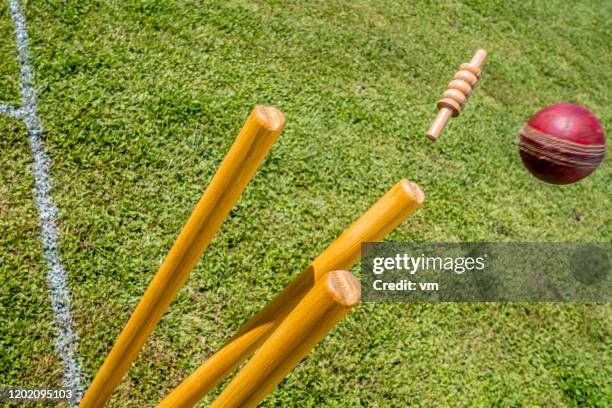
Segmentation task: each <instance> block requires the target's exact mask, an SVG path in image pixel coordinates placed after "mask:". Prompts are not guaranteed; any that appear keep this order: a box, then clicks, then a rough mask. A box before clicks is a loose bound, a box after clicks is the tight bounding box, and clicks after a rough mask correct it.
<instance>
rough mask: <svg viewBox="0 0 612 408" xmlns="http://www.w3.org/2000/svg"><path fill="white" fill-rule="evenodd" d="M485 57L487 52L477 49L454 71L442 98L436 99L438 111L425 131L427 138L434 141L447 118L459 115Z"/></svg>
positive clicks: (476, 79) (478, 77) (478, 75)
mask: <svg viewBox="0 0 612 408" xmlns="http://www.w3.org/2000/svg"><path fill="white" fill-rule="evenodd" d="M486 57H487V52H486V51H485V50H483V49H479V50H478V51H476V54H474V57H472V60H471V61H470V62H468V63H465V64H461V65H460V66H459V71H457V72H456V73H455V76H454V77H453V80H452V81H451V82H450V83H449V84H448V89H447V90H446V91H445V92H444V93H443V94H442V99H440V100H439V101H438V105H437V106H438V109H439V110H440V111H439V112H438V114H437V115H436V118H435V119H434V121H433V123H432V124H431V126H430V127H429V130H428V131H427V137H428V138H429V139H431V140H434V141H435V140H436V139H438V137H439V136H440V133H441V132H442V129H444V126H446V123H447V122H448V120H449V119H450V118H451V117H454V116H458V115H459V113H460V112H461V109H462V108H463V106H464V105H465V103H466V102H467V99H468V97H469V96H470V95H471V94H472V92H473V90H474V87H475V86H476V83H477V82H478V80H479V79H480V73H481V70H480V67H481V65H482V64H483V63H484V60H485V58H486Z"/></svg>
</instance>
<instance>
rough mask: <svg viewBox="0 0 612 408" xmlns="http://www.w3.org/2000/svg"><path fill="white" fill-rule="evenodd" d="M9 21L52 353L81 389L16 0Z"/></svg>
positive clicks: (66, 378) (68, 380) (67, 383)
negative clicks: (52, 332) (50, 312)
mask: <svg viewBox="0 0 612 408" xmlns="http://www.w3.org/2000/svg"><path fill="white" fill-rule="evenodd" d="M9 6H10V10H11V17H12V19H13V24H14V25H15V36H16V38H17V57H18V59H19V67H20V84H19V88H20V91H21V99H22V107H21V109H19V112H20V116H21V119H22V120H23V122H24V123H25V126H26V130H27V132H28V139H29V142H30V149H31V151H32V159H33V163H32V172H33V174H34V199H35V200H36V205H37V207H38V212H39V217H40V225H41V241H42V246H43V255H44V259H45V261H46V263H47V266H48V267H49V272H48V275H47V281H48V284H49V297H50V300H51V308H52V309H53V313H54V315H55V316H54V322H53V327H54V328H55V330H56V336H57V337H56V339H55V350H56V352H57V353H58V354H59V356H60V358H61V359H62V360H63V366H64V367H63V368H64V375H63V385H64V387H69V388H75V389H78V390H80V389H82V384H83V371H82V369H81V365H80V364H79V362H78V358H77V352H78V342H79V338H78V336H77V334H76V332H75V330H74V322H73V320H72V313H71V307H70V291H69V288H68V276H67V274H66V270H65V269H64V266H63V264H62V260H61V257H60V253H59V249H58V238H59V230H58V227H57V217H58V210H57V207H56V206H55V204H54V202H53V199H52V198H51V189H52V185H51V177H50V176H49V167H50V165H51V159H50V157H49V154H48V153H47V149H46V147H45V143H44V140H43V127H42V124H41V122H40V118H39V117H38V113H37V109H36V90H35V89H34V72H33V71H32V67H31V66H30V52H29V50H28V41H29V40H28V32H27V29H26V20H25V16H24V14H23V12H22V10H21V7H20V5H19V0H9Z"/></svg>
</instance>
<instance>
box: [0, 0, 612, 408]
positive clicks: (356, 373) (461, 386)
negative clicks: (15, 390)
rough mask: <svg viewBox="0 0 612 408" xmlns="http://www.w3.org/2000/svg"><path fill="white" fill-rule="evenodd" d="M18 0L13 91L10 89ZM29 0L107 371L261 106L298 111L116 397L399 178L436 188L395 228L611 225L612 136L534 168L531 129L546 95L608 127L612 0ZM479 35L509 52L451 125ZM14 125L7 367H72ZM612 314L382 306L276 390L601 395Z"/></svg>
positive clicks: (218, 327)
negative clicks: (597, 154) (538, 175)
mask: <svg viewBox="0 0 612 408" xmlns="http://www.w3.org/2000/svg"><path fill="white" fill-rule="evenodd" d="M5 3H6V2H3V3H2V5H1V6H0V20H1V21H0V30H1V32H0V34H1V35H0V39H1V40H0V41H1V44H2V50H0V53H1V54H0V55H2V57H3V58H4V60H3V64H4V63H5V62H6V64H7V65H2V67H1V68H0V73H2V75H7V76H6V77H5V78H8V79H5V78H0V98H1V99H2V100H1V102H6V103H15V101H17V100H18V95H17V94H16V92H17V89H18V88H17V86H16V84H17V83H18V82H17V81H18V78H17V73H18V70H17V65H16V63H14V62H13V61H14V59H13V58H14V50H13V51H11V50H8V51H7V50H6V49H5V47H11V46H14V45H13V44H14V41H12V40H11V39H12V38H13V32H12V24H10V18H9V16H8V12H7V6H6V4H5ZM25 12H26V15H27V18H28V25H29V26H28V28H29V33H30V37H31V50H32V54H33V66H34V69H35V72H36V79H37V88H38V90H39V94H38V96H39V113H40V115H41V118H42V121H43V124H44V126H45V130H46V142H47V144H48V147H49V151H50V154H51V156H52V157H53V166H52V177H53V178H54V182H55V189H54V192H53V197H54V199H55V201H56V203H57V205H58V207H59V209H60V212H61V220H60V228H61V252H62V254H63V258H64V262H65V266H66V269H67V272H68V274H69V276H70V288H71V291H72V298H73V314H74V318H75V323H76V326H77V330H78V333H79V335H80V349H79V352H80V356H81V362H82V364H83V368H84V370H85V372H86V375H87V377H88V378H87V381H89V380H91V378H92V377H93V375H94V374H95V372H96V370H97V369H98V367H99V366H100V365H101V364H102V361H103V359H104V357H105V356H106V354H107V352H108V351H109V350H110V348H111V346H112V344H113V342H114V339H115V338H116V336H117V335H118V333H119V331H120V330H121V328H122V327H123V325H124V324H125V322H126V321H127V319H128V317H129V315H130V314H131V312H132V310H133V309H134V306H135V305H136V303H137V302H138V300H139V298H140V296H141V295H142V293H143V292H144V290H145V288H146V287H147V285H148V283H149V281H150V280H151V278H152V276H153V274H154V273H155V272H156V270H157V268H158V266H159V264H160V262H161V261H162V259H163V258H164V256H165V254H166V252H167V251H168V249H169V248H170V246H171V245H172V242H173V240H174V239H175V237H176V236H177V234H178V232H179V231H180V229H181V227H182V225H183V223H184V222H185V220H186V219H187V217H188V215H189V213H190V211H191V209H192V208H193V206H194V205H195V203H196V201H197V200H198V199H199V197H200V195H201V192H202V191H203V189H204V188H205V187H206V185H207V184H208V182H209V180H210V178H211V176H212V174H213V173H214V171H215V170H216V168H217V166H218V164H219V163H220V162H221V160H222V158H223V156H224V154H225V153H226V152H227V150H228V148H229V146H230V145H231V143H232V142H233V140H234V138H235V136H236V134H237V132H238V130H239V129H240V127H241V125H242V123H243V121H244V119H245V118H246V116H247V115H248V112H249V111H250V110H251V108H252V107H253V106H254V105H255V104H258V103H263V104H273V105H275V106H277V107H278V108H279V109H281V110H282V111H283V112H284V114H285V116H286V118H287V126H286V130H285V131H284V133H283V135H282V136H281V138H280V139H279V141H278V142H277V143H276V145H275V146H274V147H273V149H272V151H271V154H270V155H269V156H268V158H267V159H266V161H265V163H264V165H263V167H262V168H261V169H260V171H259V172H258V173H257V174H256V176H255V178H254V179H253V181H252V182H251V183H250V185H249V186H248V187H247V189H246V191H245V192H244V194H243V195H242V197H241V198H240V201H239V203H238V205H237V206H236V207H235V209H234V210H233V211H232V213H231V214H230V216H229V218H228V219H227V220H226V222H225V223H224V225H223V227H222V229H221V231H220V232H219V234H218V235H217V236H216V238H215V239H214V241H213V243H212V244H211V246H210V247H209V249H208V251H207V252H206V254H205V255H204V257H203V258H202V260H201V261H200V262H199V264H198V266H197V267H196V269H195V270H194V272H193V273H192V275H191V277H190V279H189V281H188V282H187V284H186V286H185V287H184V288H183V289H182V290H181V292H180V293H179V295H178V297H177V299H176V300H175V302H174V303H173V304H172V306H171V308H170V310H169V311H168V313H166V315H165V316H164V317H163V319H162V321H161V323H160V325H159V326H158V327H157V329H156V330H155V332H154V334H153V335H152V337H151V338H150V339H149V341H148V342H147V344H146V346H145V348H144V350H143V351H142V352H141V353H140V355H139V357H138V358H137V360H136V361H135V363H134V364H133V366H132V368H131V369H130V371H129V374H128V375H127V376H126V378H125V379H124V381H123V382H122V384H121V386H120V388H119V389H118V390H117V391H116V392H115V394H114V395H113V398H112V400H111V404H110V405H111V406H114V407H134V406H151V405H154V404H155V403H156V402H158V401H160V400H161V399H162V398H163V396H164V395H165V394H166V393H167V392H169V391H170V390H171V389H172V388H174V386H176V385H177V384H178V383H179V382H180V380H181V379H182V378H183V377H184V376H185V375H187V374H188V373H190V372H191V371H192V370H193V369H194V368H195V367H197V366H198V365H199V364H200V363H201V362H202V361H203V360H204V359H205V358H206V357H207V356H209V355H210V354H211V353H213V352H214V350H216V349H217V348H218V347H219V346H221V345H222V344H223V343H224V342H225V341H226V340H227V339H228V338H229V337H230V336H231V334H233V332H234V331H235V330H237V329H238V328H239V327H240V326H241V325H242V324H243V323H244V322H245V321H246V320H247V319H248V318H249V317H250V316H252V315H253V314H254V313H255V312H256V311H257V310H259V309H260V308H261V307H262V306H263V305H264V304H265V303H266V302H267V301H268V300H269V299H271V298H272V297H273V296H274V294H275V293H277V292H278V291H279V290H281V289H282V288H283V287H284V286H285V285H286V284H287V283H288V282H289V281H290V280H291V279H292V277H293V276H295V275H296V274H297V273H298V272H299V271H301V270H302V269H303V268H304V267H305V266H306V265H307V264H308V262H309V261H310V260H311V259H313V258H314V257H315V256H316V255H317V254H318V253H319V252H320V251H321V250H322V249H324V248H325V247H326V246H327V245H328V244H329V243H330V242H331V241H332V240H333V239H335V237H336V236H337V235H338V234H339V233H340V232H341V231H342V230H344V229H345V228H346V227H347V226H349V225H350V224H351V223H352V222H353V221H354V220H355V219H356V218H357V217H358V216H359V215H360V214H361V213H362V212H363V211H364V210H365V209H367V208H368V207H369V206H370V205H371V204H372V203H373V202H374V201H375V200H376V199H377V198H379V197H380V196H381V195H382V194H383V193H384V192H385V191H386V190H387V189H388V188H389V187H390V186H391V185H393V183H395V182H396V181H397V180H398V179H400V178H402V177H406V178H409V179H411V180H413V181H415V182H417V183H418V184H419V185H420V186H421V187H422V188H423V189H424V190H425V192H426V195H427V199H426V203H425V205H424V206H423V208H421V209H420V210H419V211H418V212H417V213H416V214H415V215H414V216H413V217H412V218H410V219H409V220H408V221H407V222H405V223H403V224H402V225H401V226H400V227H399V228H398V230H397V231H395V232H394V233H393V234H391V236H390V237H389V239H390V240H394V241H411V242H439V241H444V242H446V241H520V242H530V241H545V242H556V241H564V242H565V241H569V242H571V241H580V242H589V241H597V242H610V240H611V238H612V227H611V226H612V211H611V210H610V205H611V197H612V183H611V182H612V172H611V166H610V163H611V162H610V158H609V157H608V158H606V160H605V161H604V163H602V165H601V166H600V168H599V169H598V170H597V171H596V172H595V173H594V174H592V175H591V176H590V177H589V178H588V179H586V180H584V181H582V182H580V183H578V184H576V185H571V186H564V187H558V186H550V185H545V184H543V183H540V182H538V181H537V180H535V179H534V178H533V177H531V176H530V175H529V174H528V173H527V171H526V170H525V169H524V168H523V167H522V164H521V162H520V158H519V155H518V147H517V138H518V132H519V130H520V128H521V126H522V124H523V122H524V121H525V120H526V119H527V118H528V117H529V116H530V115H531V114H533V113H534V112H535V111H536V110H538V109H539V108H541V107H543V106H545V105H547V104H550V103H556V102H560V101H572V102H576V103H581V104H584V105H586V106H588V107H589V108H590V109H591V110H593V111H594V112H595V113H596V114H597V116H598V117H599V119H600V120H601V122H602V124H603V125H604V127H607V128H610V123H611V119H612V109H611V108H610V106H611V102H612V101H611V97H610V89H611V85H612V84H611V80H610V75H609V67H610V66H612V57H611V55H612V54H611V53H610V51H611V50H610V47H611V46H610V42H609V38H610V35H611V31H612V30H611V26H610V21H612V8H611V6H610V5H609V4H608V3H607V2H604V1H600V2H595V1H593V2H587V3H579V4H578V3H576V2H570V1H550V2H545V1H539V2H531V3H529V4H520V6H513V5H512V3H509V2H503V1H499V2H489V1H480V2H478V1H466V2H448V3H445V4H438V3H431V4H419V5H414V4H413V5H409V4H405V2H399V1H398V2H392V1H377V2H363V1H352V2H335V1H333V2H332V1H319V2H308V3H291V4H285V2H262V1H254V2H252V1H215V2H187V1H178V2H166V1H121V2H119V1H107V2H92V1H82V2H78V3H70V4H66V3H64V2H59V1H46V2H32V1H30V2H27V4H26V5H25ZM478 47H482V48H485V49H487V50H488V51H489V53H490V56H489V58H488V60H487V62H486V63H485V76H484V77H483V80H482V82H481V84H480V85H479V87H478V89H477V90H476V91H475V94H474V96H473V97H472V98H471V100H470V101H469V102H468V106H467V108H466V110H465V112H464V113H463V114H462V115H461V116H460V117H459V118H458V119H455V120H453V121H452V122H451V124H450V126H449V127H448V129H447V130H446V131H445V133H444V134H443V136H442V138H441V139H440V141H439V142H437V143H435V144H434V143H431V142H430V141H428V140H427V139H426V137H425V135H424V132H425V130H426V129H427V126H428V125H429V123H430V121H431V119H432V118H433V116H434V115H435V109H434V104H435V102H436V101H437V99H438V98H439V96H440V94H441V93H442V92H443V90H444V89H445V87H446V84H447V82H448V80H449V78H450V77H451V76H452V74H453V73H454V72H455V70H456V68H457V66H458V64H459V63H461V62H465V61H468V60H469V58H470V57H471V55H472V53H473V52H474V51H475V49H476V48H478ZM11 75H14V76H11ZM0 123H2V126H1V127H0V130H1V135H0V137H1V139H2V140H1V142H0V146H1V150H0V152H1V153H0V154H1V155H2V156H1V157H2V158H1V160H0V166H1V167H0V172H1V174H2V179H1V180H3V183H2V185H1V186H0V191H1V192H2V197H0V210H1V211H2V221H1V222H2V224H0V225H2V228H3V233H4V234H3V235H4V236H3V237H2V241H0V242H1V243H2V246H1V247H0V250H1V252H0V254H2V257H1V258H0V259H1V263H0V271H1V272H2V279H3V280H5V283H4V284H3V289H2V319H3V322H12V323H11V324H5V323H3V325H2V329H1V330H2V342H3V343H2V349H3V353H2V356H1V357H0V358H1V359H2V361H1V367H2V370H0V383H2V384H12V385H15V384H24V385H31V386H59V385H60V378H61V373H60V372H59V371H58V370H60V369H61V367H60V363H59V361H58V360H57V358H53V357H54V350H53V333H52V332H51V329H50V324H49V321H50V320H51V319H52V314H51V312H50V306H49V304H48V301H47V300H46V298H45V290H46V289H45V274H46V268H45V266H44V265H43V264H42V261H41V260H40V256H41V254H40V245H39V244H38V243H37V233H38V232H37V224H36V223H37V222H38V219H37V213H36V210H35V207H34V204H33V201H32V196H31V192H30V190H31V187H32V177H31V175H30V171H29V160H28V157H27V155H28V147H27V143H26V134H25V130H23V129H22V127H20V126H19V124H16V123H15V122H14V121H12V120H10V119H8V118H3V119H0ZM5 231H8V234H7V233H5ZM7 237H8V238H7ZM355 271H356V272H358V271H357V269H356V270H355ZM45 304H46V307H44V306H45ZM31 305H36V306H35V308H34V307H32V306H31ZM34 312H35V313H34ZM611 312H612V310H611V307H610V305H609V304H603V305H595V304H362V305H360V306H359V307H358V308H357V310H355V312H354V313H352V314H351V315H350V316H348V317H347V318H346V319H345V320H344V321H343V322H341V324H340V325H339V326H338V327H337V328H336V329H334V330H333V332H332V333H331V334H330V335H329V336H328V337H327V338H326V339H325V340H324V341H323V342H322V343H321V344H320V345H319V346H318V347H317V348H316V349H315V350H314V351H313V352H312V353H311V355H310V358H309V359H307V360H306V361H305V362H304V363H302V364H301V365H299V366H298V367H297V368H296V369H295V370H294V371H293V372H292V373H291V374H290V375H289V376H288V377H287V378H286V379H285V380H284V381H283V382H282V383H281V385H280V386H279V387H277V388H276V389H275V390H274V392H273V393H272V394H271V395H270V396H269V397H268V398H267V399H266V400H265V405H266V406H281V405H282V406H334V407H345V406H378V407H391V406H406V405H408V404H410V405H414V406H492V405H493V406H523V405H535V406H555V407H556V406H606V405H607V404H609V401H611V400H612V386H611V384H610V378H612V368H611V367H612V356H611V351H610V350H612V348H611V346H612V344H611V343H612V342H611V340H610V339H611V338H612V337H611V334H612V333H611V330H610V327H612V325H611V324H610V323H611V320H612V313H611ZM15 322H18V324H17V323H15ZM5 350H8V352H5ZM216 393H218V390H217V392H216ZM216 393H215V394H216ZM215 394H213V395H211V396H209V397H207V398H206V399H205V400H204V404H202V405H203V406H204V405H205V404H206V403H207V402H210V401H212V398H213V397H214V395H215Z"/></svg>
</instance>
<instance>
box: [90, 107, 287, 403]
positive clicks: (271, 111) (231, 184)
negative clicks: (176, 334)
mask: <svg viewBox="0 0 612 408" xmlns="http://www.w3.org/2000/svg"><path fill="white" fill-rule="evenodd" d="M284 126H285V119H284V117H283V114H282V113H281V112H280V111H278V110H277V109H276V108H273V107H266V106H256V107H255V108H254V109H253V111H252V112H251V115H250V116H249V118H248V119H247V122H246V124H245V125H244V127H243V128H242V130H241V131H240V134H239V135H238V137H237V138H236V141H235V142H234V144H233V145H232V147H231V148H230V151H229V152H228V153H227V155H226V156H225V159H224V160H223V162H222V163H221V166H220V167H219V169H218V170H217V172H216V173H215V175H214V177H213V179H212V181H211V182H210V184H209V186H208V188H207V189H206V191H204V194H203V195H202V198H201V199H200V201H199V202H198V204H197V205H196V207H195V209H194V210H193V212H192V214H191V216H190V217H189V219H188V220H187V223H186V224H185V226H184V227H183V230H182V231H181V233H180V234H179V236H178V238H177V239H176V242H175V243H174V245H173V246H172V248H171V249H170V252H169V253H168V255H167V256H166V259H165V260H164V262H163V263H162V265H161V267H160V268H159V271H158V272H157V274H156V275H155V277H154V278H153V280H152V281H151V283H150V284H149V287H148V288H147V290H146V292H145V294H144V295H143V297H142V299H141V300H140V302H139V303H138V305H137V306H136V309H135V310H134V313H133V314H132V316H131V317H130V319H129V321H128V322H127V324H126V326H125V328H124V329H123V331H122V332H121V334H120V335H119V337H118V338H117V341H116V342H115V345H114V346H113V348H112V349H111V351H110V353H109V354H108V356H107V357H106V360H105V361H104V364H103V365H102V367H101V368H100V370H99V371H98V373H97V375H96V377H95V378H94V380H93V382H92V383H91V385H90V386H89V389H88V390H87V392H86V393H85V396H84V397H83V400H82V401H81V403H80V405H79V407H80V408H90V407H96V408H98V407H102V406H104V404H105V403H106V401H107V400H108V398H109V397H110V395H111V393H112V392H113V390H114V389H115V388H116V387H117V384H118V383H119V381H121V378H123V376H124V375H125V373H126V372H127V370H128V368H129V367H130V365H131V363H132V361H133V360H134V358H136V355H137V354H138V352H139V351H140V349H141V348H142V346H143V344H144V342H145V341H146V339H147V337H149V335H150V334H151V332H152V331H153V329H154V328H155V326H156V325H157V323H158V322H159V320H160V319H161V316H162V315H163V314H164V312H165V311H166V309H167V308H168V306H169V305H170V303H171V302H172V300H173V299H174V297H175V296H176V293H177V292H178V291H179V289H180V288H181V287H182V286H183V284H184V283H185V281H186V280H187V278H188V276H189V274H190V273H191V270H192V269H193V267H194V266H195V264H196V263H197V261H198V259H199V258H200V257H201V256H202V253H203V252H204V250H205V249H206V247H207V246H208V244H209V243H210V241H211V240H212V238H213V236H214V235H215V233H216V232H217V230H218V229H219V227H220V226H221V224H222V223H223V220H224V219H225V218H226V217H227V215H228V214H229V212H230V210H231V209H232V207H233V206H234V204H235V203H236V201H237V200H238V197H239V196H240V194H241V193H242V191H243V190H244V189H245V187H246V185H247V184H248V182H249V180H250V179H251V178H252V177H253V175H254V174H255V172H256V170H257V168H258V167H259V165H260V163H261V162H262V161H263V159H264V157H265V156H266V154H267V153H268V151H269V150H270V148H271V147H272V144H273V143H274V142H275V141H276V139H277V138H278V136H279V135H280V133H281V131H282V130H283V127H284Z"/></svg>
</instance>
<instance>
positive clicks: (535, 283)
mask: <svg viewBox="0 0 612 408" xmlns="http://www.w3.org/2000/svg"><path fill="white" fill-rule="evenodd" d="M361 252H362V254H361V256H362V262H361V287H362V299H363V300H364V301H370V302H436V301H437V302H514V301H516V302H564V301H567V302H608V301H610V299H611V297H612V274H611V273H610V272H611V267H612V244H608V243H601V244H600V243H591V244H576V243H453V244H412V243H385V242H383V243H365V244H363V245H362V248H361Z"/></svg>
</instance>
